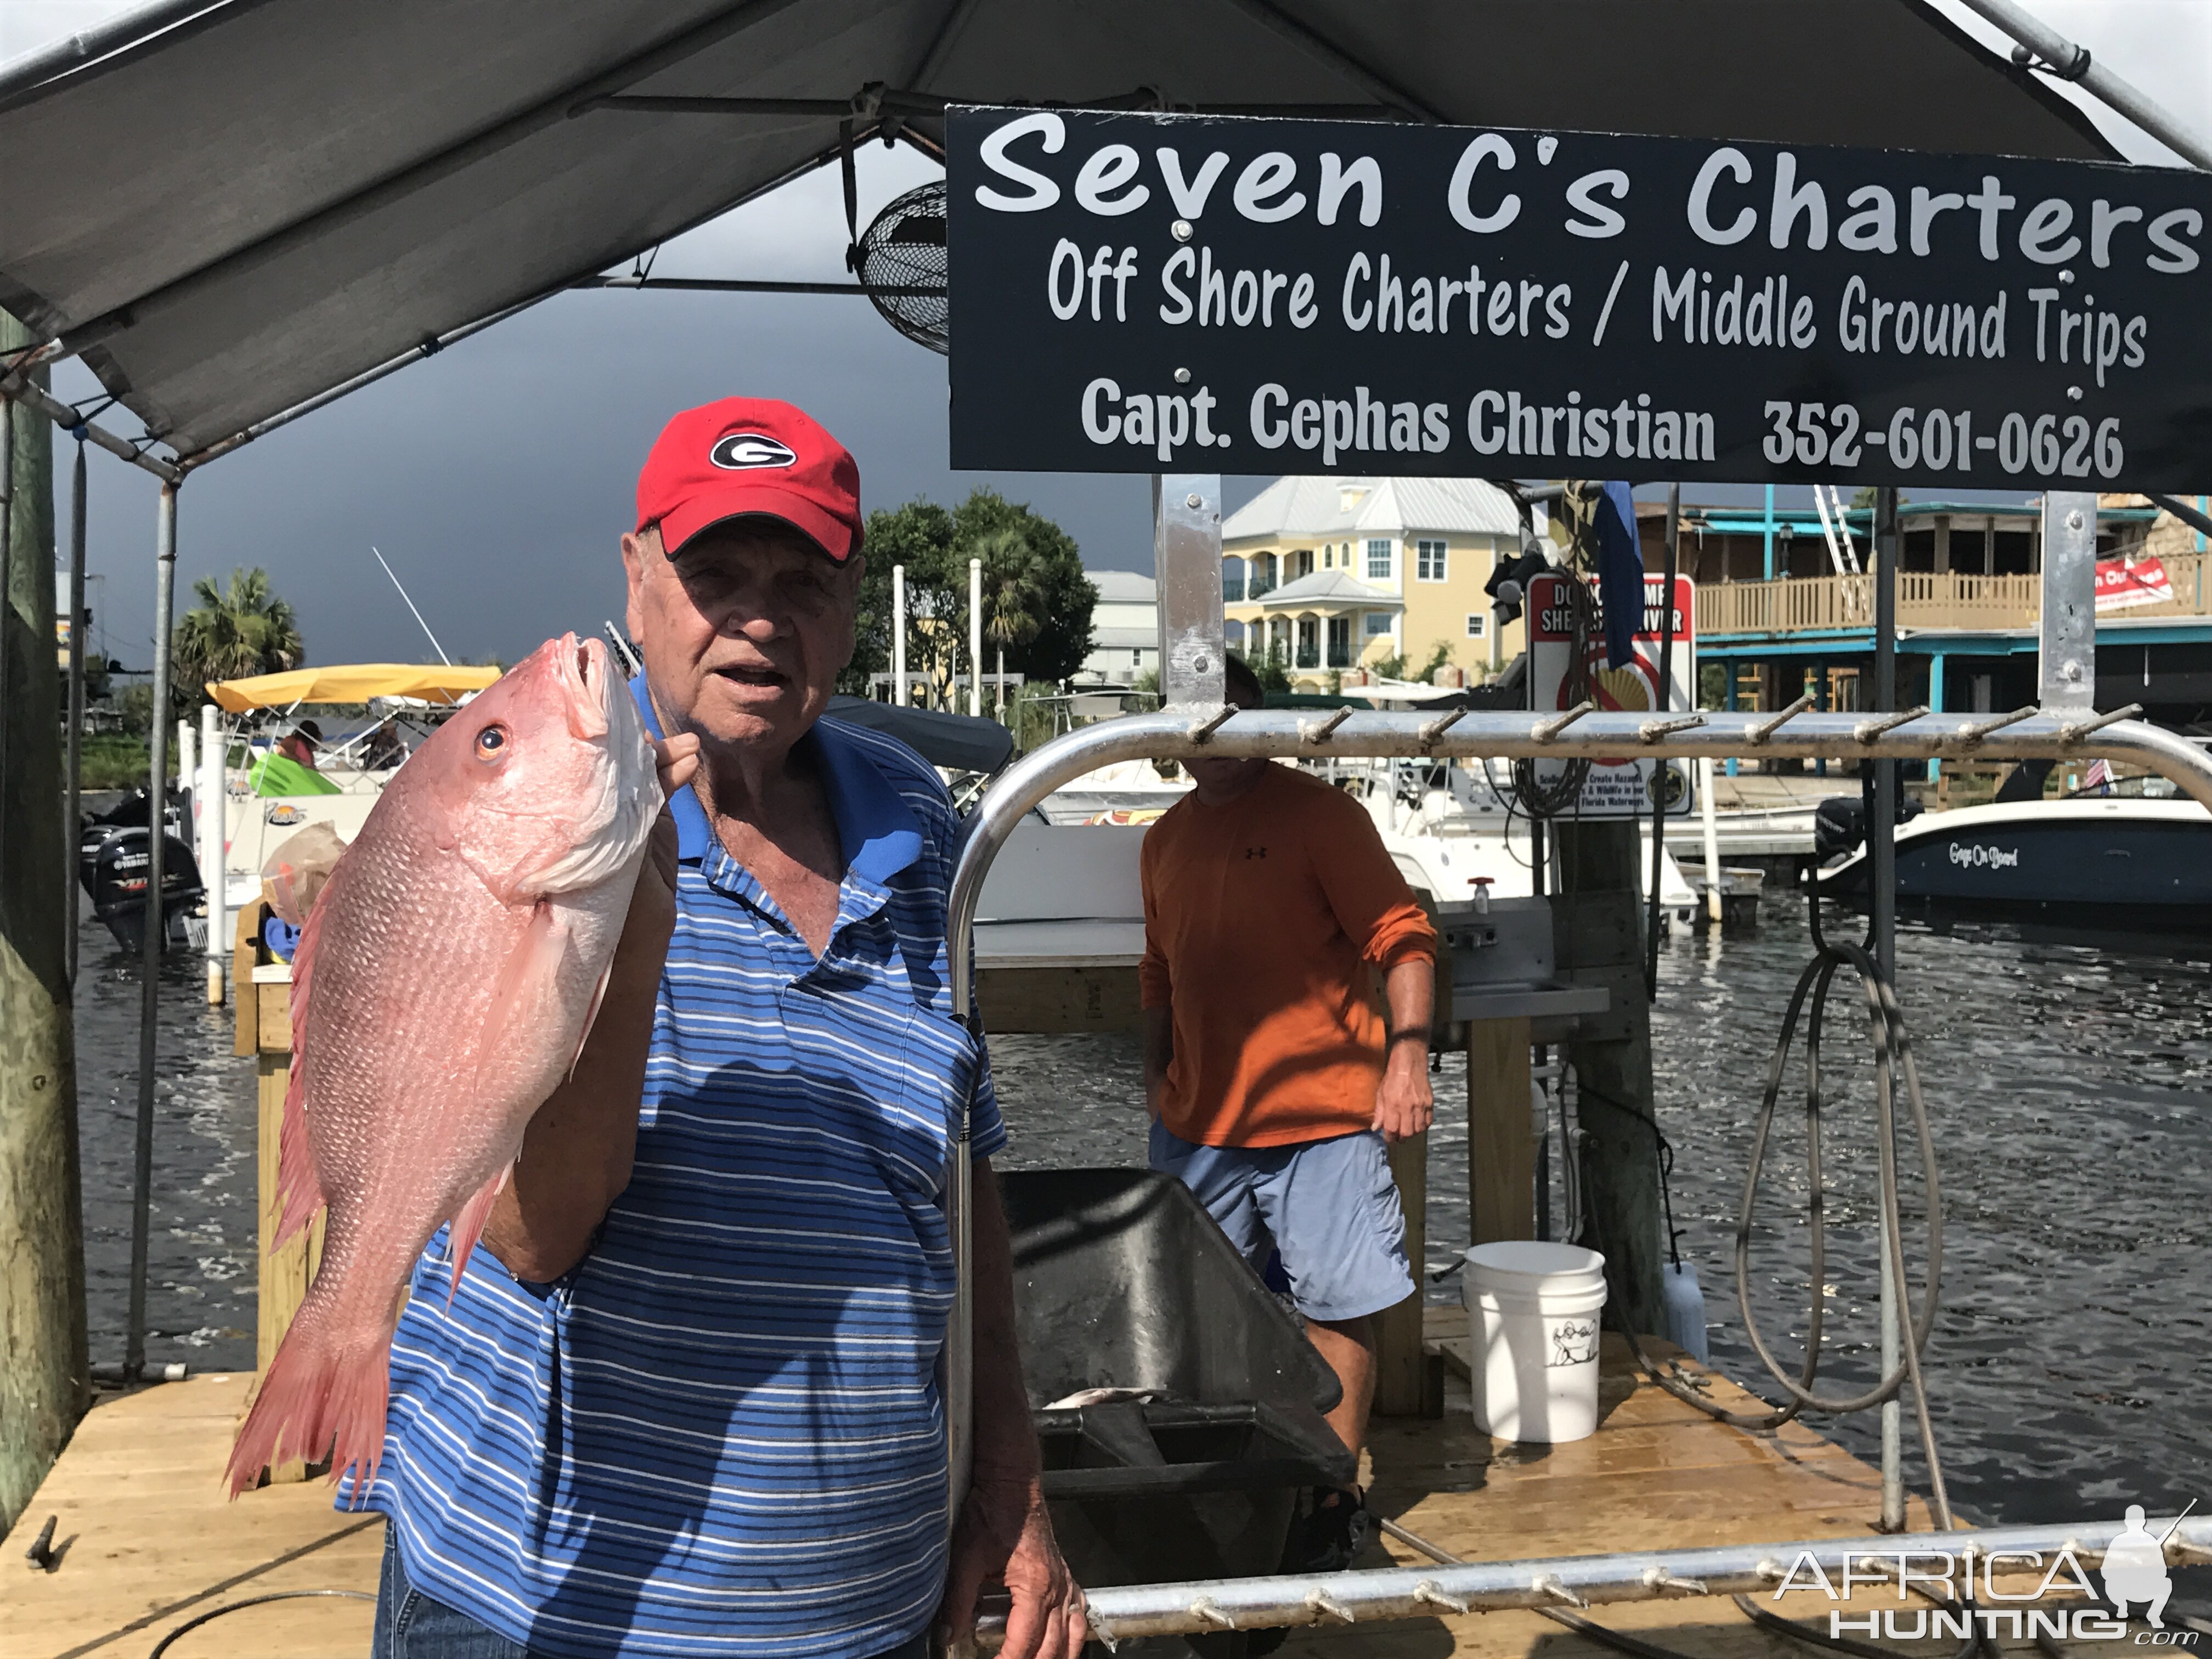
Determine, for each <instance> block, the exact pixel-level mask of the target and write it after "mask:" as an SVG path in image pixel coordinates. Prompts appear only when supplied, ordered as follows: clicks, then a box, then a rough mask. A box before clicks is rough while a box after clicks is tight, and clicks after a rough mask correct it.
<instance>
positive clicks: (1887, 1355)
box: [1867, 486, 1905, 1532]
mask: <svg viewBox="0 0 2212 1659" xmlns="http://www.w3.org/2000/svg"><path fill="white" fill-rule="evenodd" d="M1898 541H1899V538H1898V532H1897V491H1896V490H1895V489H1893V488H1889V487H1887V486H1885V487H1884V488H1882V489H1880V490H1878V491H1876V492H1875V566H1876V568H1875V578H1874V584H1875V586H1874V596H1875V597H1874V706H1875V710H1876V711H1877V712H1878V713H1883V714H1887V713H1888V712H1889V711H1891V710H1893V709H1894V708H1896V707H1897V558H1898ZM1897 781H1898V769H1897V763H1896V762H1894V761H1888V760H1878V761H1876V762H1875V763H1874V822H1873V823H1870V824H1869V825H1868V826H1867V851H1868V855H1869V860H1870V861H1871V864H1872V866H1873V868H1872V896H1871V902H1870V905H1869V908H1870V909H1871V911H1872V913H1873V916H1872V919H1873V924H1874V959H1875V965H1876V966H1877V967H1878V968H1880V969H1881V976H1882V977H1883V978H1884V979H1886V980H1887V981H1889V982H1890V983H1891V984H1892V985H1894V984H1896V983H1897V841H1896V830H1897ZM1876 1231H1878V1232H1879V1233H1880V1234H1881V1258H1880V1259H1881V1364H1882V1375H1883V1376H1889V1375H1890V1374H1891V1373H1892V1372H1893V1371H1895V1370H1896V1369H1897V1367H1898V1365H1899V1363H1901V1361H1902V1359H1903V1358H1904V1353H1905V1327H1904V1319H1905V1315H1904V1310H1902V1309H1901V1308H1899V1306H1898V1302H1897V1288H1896V1285H1897V1280H1896V1269H1895V1268H1894V1267H1893V1266H1892V1264H1891V1261H1890V1253H1889V1229H1888V1228H1887V1227H1882V1228H1879V1229H1877V1230H1876ZM1881 1529H1882V1530H1883V1531H1884V1532H1903V1531H1904V1530H1905V1417H1904V1407H1903V1405H1902V1403H1901V1402H1900V1401H1899V1398H1898V1396H1897V1395H1891V1396H1890V1397H1889V1398H1888V1399H1887V1400H1885V1401H1882V1403H1881Z"/></svg>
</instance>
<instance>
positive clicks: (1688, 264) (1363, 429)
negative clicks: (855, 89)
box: [945, 106, 2212, 490]
mask: <svg viewBox="0 0 2212 1659" xmlns="http://www.w3.org/2000/svg"><path fill="white" fill-rule="evenodd" d="M945 167H946V181H947V194H948V201H949V206H948V208H947V212H948V216H949V224H948V229H947V236H948V250H947V251H948V256H949V259H950V270H951V276H950V307H951V311H950V318H949V325H950V332H951V394H952V409H951V464H952V465H954V466H956V467H961V468H1005V469H1014V470H1024V469H1027V470H1036V471H1073V472H1161V471H1204V472H1212V471H1219V472H1237V473H1274V472H1294V473H1295V472H1305V473H1312V472H1336V471H1343V472H1360V473H1368V474H1408V473H1413V474H1419V473H1431V474H1441V475H1445V476H1459V477H1523V476H1533V477H1559V476H1574V477H1626V478H1629V479H1632V480H1640V479H1655V478H1665V479H1680V480H1697V479H1709V480H1728V481H1733V482H1774V483H1814V482H1816V481H1817V482H1820V483H1846V484H1874V483H1897V484H1911V485H1915V486H1921V487H1925V488H1929V489H2100V490H2111V489H2190V490H2194V489H2198V488H2201V487H2202V485H2203V452H2204V441H2205V436H2206V434H2207V433H2208V432H2212V376H2208V375H2206V374H2204V373H2203V365H2204V364H2205V363H2206V362H2212V274H2208V270H2207V266H2206V263H2205V254H2206V251H2207V248H2208V246H2212V244H2208V240H2207V236H2208V221H2212V177H2208V176H2207V175H2205V174H2203V173H2197V172H2194V171H2191V170H2189V169H2185V168H2163V167H2125V166H2121V165H2118V164H2113V163H2102V162H2088V161H2039V160H2033V159H2026V158H2021V157H2017V156H1974V155H1923V154H1918V153H1914V152H1906V151H1898V150H1866V149H1828V148H1822V147H1819V146H1813V145H1795V146H1784V145H1778V144H1769V143H1749V142H1720V141H1713V140H1707V139H1688V138H1653V137H1631V136H1626V135H1621V134H1609V133H1582V132H1534V131H1521V130H1517V129H1505V128H1466V127H1443V126H1433V127H1430V126H1413V125H1395V124H1389V123H1383V122H1372V121H1310V120H1293V119H1281V118H1272V117H1268V118H1248V117H1233V116H1199V115H1176V114H1169V113H1149V112H1109V111H1095V110H1072V109H1070V110H1039V109H1004V108H980V107H973V106H964V107H957V108H955V109H953V110H952V111H951V112H949V114H948V117H947V123H946V162H945Z"/></svg>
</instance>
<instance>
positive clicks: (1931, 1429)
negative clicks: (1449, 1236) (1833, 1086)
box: [1628, 887, 1955, 1532]
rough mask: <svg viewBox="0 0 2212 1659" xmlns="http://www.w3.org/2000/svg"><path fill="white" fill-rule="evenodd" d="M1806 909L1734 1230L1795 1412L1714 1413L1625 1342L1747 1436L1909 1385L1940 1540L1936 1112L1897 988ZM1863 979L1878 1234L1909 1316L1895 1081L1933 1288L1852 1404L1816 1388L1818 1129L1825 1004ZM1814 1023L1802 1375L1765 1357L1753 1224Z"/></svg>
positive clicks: (1747, 1329) (1820, 1215) (1774, 1367)
mask: <svg viewBox="0 0 2212 1659" xmlns="http://www.w3.org/2000/svg"><path fill="white" fill-rule="evenodd" d="M1807 894H1808V897H1807V906H1808V913H1809V915H1810V917H1811V921H1812V929H1813V943H1814V956H1813V959H1812V960H1811V961H1810V962H1808V963H1806V965H1805V970H1804V972H1802V974H1800V975H1798V976H1797V985H1796V989H1795V990H1794V991H1793V992H1792V993H1791V994H1790V1007H1789V1011H1788V1012H1786V1013H1785V1014H1784V1016H1783V1019H1782V1033H1781V1036H1780V1037H1779V1038H1778V1040H1777V1042H1776V1043H1775V1045H1774V1056H1773V1058H1772V1059H1771V1060H1770V1061H1769V1062H1768V1063H1767V1068H1766V1089H1765V1093H1764V1095H1763V1096H1762V1097H1760V1100H1759V1117H1758V1120H1757V1123H1756V1126H1755V1127H1754V1129H1753V1135H1752V1145H1751V1165H1750V1168H1749V1169H1748V1170H1747V1171H1746V1173H1745V1176H1744V1188H1743V1202H1742V1204H1741V1206H1740V1207H1739V1209H1738V1210H1737V1212H1736V1228H1735V1287H1736V1299H1737V1302H1738V1304H1740V1305H1741V1309H1742V1310H1743V1328H1744V1334H1745V1335H1746V1336H1747V1337H1748V1338H1749V1339H1750V1340H1751V1346H1752V1349H1753V1352H1756V1353H1757V1354H1758V1355H1759V1359H1760V1361H1761V1362H1762V1363H1763V1364H1765V1367H1766V1369H1767V1370H1768V1372H1769V1373H1770V1374H1771V1376H1773V1378H1774V1380H1775V1381H1776V1382H1777V1383H1779V1384H1780V1385H1781V1386H1782V1388H1783V1389H1784V1390H1785V1391H1786V1392H1787V1393H1788V1395H1789V1396H1790V1399H1789V1401H1788V1403H1787V1404H1785V1405H1782V1406H1778V1407H1775V1408H1774V1409H1773V1410H1772V1411H1771V1412H1767V1413H1761V1414H1753V1413H1743V1412H1733V1411H1729V1409H1727V1408H1726V1407H1722V1406H1717V1405H1715V1404H1714V1403H1713V1402H1712V1401H1709V1400H1706V1399H1705V1398H1704V1397H1703V1396H1702V1395H1699V1392H1698V1391H1697V1390H1696V1389H1693V1388H1692V1387H1691V1386H1690V1385H1689V1384H1688V1383H1686V1382H1684V1381H1683V1380H1682V1379H1681V1378H1680V1376H1677V1375H1675V1374H1674V1372H1673V1370H1671V1369H1662V1367H1661V1366H1660V1365H1659V1364H1657V1363H1656V1361H1654V1360H1653V1359H1652V1358H1651V1357H1650V1355H1649V1354H1648V1353H1647V1352H1645V1351H1644V1346H1643V1344H1642V1342H1641V1341H1639V1340H1638V1337H1637V1335H1636V1333H1635V1332H1634V1331H1633V1330H1631V1331H1630V1332H1629V1333H1628V1340H1629V1345H1630V1347H1631V1348H1632V1351H1633V1352H1634V1353H1635V1355H1636V1358H1637V1362H1638V1364H1641V1365H1642V1366H1643V1367H1644V1371H1645V1373H1646V1374H1647V1375H1648V1376H1650V1377H1651V1379H1652V1380H1653V1381H1654V1382H1656V1383H1658V1384H1659V1386H1660V1387H1661V1388H1662V1389H1666V1390H1667V1392H1668V1393H1669V1394H1671V1395H1674V1396H1675V1398H1677V1399H1679V1400H1682V1401H1687V1402H1688V1403H1689V1404H1690V1405H1692V1406H1694V1407H1697V1408H1698V1409H1699V1411H1701V1412H1703V1413H1705V1414H1706V1415H1707V1416H1708V1417H1712V1418H1716V1419H1719V1420H1720V1421H1721V1422H1723V1423H1727V1424H1729V1425H1733V1426H1735V1427H1736V1428H1740V1429H1772V1428H1778V1427H1779V1426H1780V1425H1783V1424H1784V1423H1787V1422H1789V1421H1790V1419H1792V1418H1794V1417H1796V1415H1797V1414H1798V1413H1800V1412H1802V1411H1805V1410H1806V1409H1808V1407H1809V1408H1810V1409H1812V1410H1814V1411H1826V1412H1856V1411H1864V1410H1865V1409H1867V1408H1868V1407H1870V1406H1878V1405H1881V1404H1882V1403H1883V1402H1884V1401H1888V1400H1890V1399H1892V1398H1893V1397H1894V1396H1895V1395H1896V1394H1897V1392H1898V1390H1899V1389H1901V1388H1903V1387H1904V1386H1905V1384H1906V1383H1911V1386H1912V1401H1913V1410H1914V1413H1915V1416H1916V1417H1917V1422H1918V1427H1919V1431H1920V1444H1921V1449H1922V1450H1923V1453H1924V1454H1925V1455H1926V1456H1927V1459H1928V1483H1929V1508H1930V1509H1931V1510H1933V1511H1934V1513H1935V1516H1936V1525H1937V1526H1938V1527H1940V1528H1942V1529H1943V1530H1944V1531H1946V1532H1948V1531H1950V1530H1951V1529H1952V1528H1953V1527H1954V1524H1955V1522H1954V1520H1953V1518H1952V1515H1951V1501H1950V1496H1949V1493H1948V1490H1947V1489H1946V1487H1945V1486H1944V1481H1943V1465H1942V1459H1941V1458H1940V1456H1939V1455H1937V1452H1936V1431H1935V1425H1933V1424H1932V1423H1931V1422H1930V1421H1929V1415H1928V1395H1927V1390H1926V1389H1924V1388H1923V1386H1922V1383H1921V1374H1920V1351H1921V1349H1922V1348H1923V1347H1924V1346H1926V1345H1927V1341H1928V1338H1929V1333H1930V1331H1931V1330H1932V1329H1933V1328H1934V1327H1935V1322H1936V1305H1937V1303H1938V1300H1939V1298H1940V1296H1941V1292H1942V1265H1943V1220H1942V1200H1941V1195H1940V1193H1939V1190H1938V1188H1937V1185H1936V1141H1935V1135H1934V1133H1933V1132H1932V1130H1931V1129H1930V1128H1929V1122H1928V1108H1927V1104H1926V1103H1925V1102H1924V1101H1923V1098H1922V1097H1921V1092H1920V1075H1919V1073H1918V1071H1917V1069H1916V1068H1915V1067H1914V1066H1913V1063H1912V1047H1911V1042H1910V1041H1909V1040H1908V1039H1907V1037H1906V1036H1905V1016H1904V1014H1903V1013H1902V1012H1900V1011H1899V1008H1898V1006H1897V997H1896V994H1895V993H1894V992H1893V990H1892V988H1891V987H1890V984H1889V981H1887V979H1885V978H1884V977H1883V976H1882V973H1881V968H1880V967H1879V966H1878V965H1877V964H1876V963H1875V960H1874V957H1872V955H1870V954H1869V952H1868V951H1867V949H1866V947H1865V946H1864V945H1853V944H1850V943H1839V942H1837V941H1834V940H1832V939H1828V938H1827V937H1826V934H1825V933H1823V932H1822V931H1821V927H1820V890H1819V889H1818V888H1817V887H1808V889H1807ZM1846 968H1848V969H1850V970H1851V971H1852V972H1853V973H1855V974H1856V975H1857V976H1858V981H1859V986H1860V988H1861V990H1862V991H1863V993H1864V994H1865V998H1866V1009H1867V1020H1868V1024H1869V1028H1870V1030H1871V1032H1872V1036H1873V1042H1874V1069H1875V1089H1874V1097H1875V1139H1876V1144H1877V1147H1878V1151H1879V1154H1880V1167H1881V1227H1882V1231H1883V1232H1884V1234H1885V1235H1886V1237H1887V1243H1888V1248H1889V1264H1890V1273H1891V1274H1892V1276H1893V1278H1892V1285H1891V1289H1892V1291H1893V1293H1894V1295H1895V1297H1896V1298H1897V1305H1898V1306H1899V1307H1900V1308H1910V1307H1911V1306H1912V1300H1913V1299H1912V1291H1911V1282H1910V1276H1909V1275H1908V1274H1907V1273H1906V1271H1905V1241H1904V1237H1903V1234H1904V1224H1903V1218H1902V1213H1901V1209H1900V1205H1899V1193H1898V1171H1897V1144H1896V1092H1897V1085H1898V1084H1899V1080H1902V1082H1903V1084H1904V1090H1905V1105H1906V1109H1907V1111H1908V1112H1909V1113H1910V1115H1911V1119H1912V1127H1913V1133H1914V1135H1915V1138H1916V1139H1917V1140H1918V1142H1919V1147H1920V1167H1921V1171H1922V1178H1923V1180H1924V1181H1925V1182H1926V1183H1927V1190H1928V1202H1927V1210H1928V1217H1927V1221H1928V1274H1927V1283H1926V1285H1925V1288H1924V1290H1923V1294H1922V1296H1921V1298H1920V1304H1919V1307H1918V1308H1917V1310H1916V1311H1915V1312H1914V1314H1913V1316H1912V1318H1911V1323H1910V1328H1909V1332H1908V1335H1909V1340H1907V1341H1906V1342H1905V1354H1904V1358H1903V1359H1902V1361H1901V1362H1900V1363H1899V1364H1898V1366H1897V1367H1896V1368H1895V1369H1894V1370H1892V1371H1890V1372H1889V1373H1888V1374H1887V1376H1884V1377H1882V1379H1881V1381H1880V1382H1879V1383H1875V1386H1874V1387H1872V1388H1871V1389H1866V1390H1864V1391H1863V1392H1862V1393H1859V1394H1855V1395H1823V1394H1820V1393H1816V1392H1815V1391H1814V1387H1813V1383H1814V1379H1815V1378H1816V1377H1817V1376H1818V1375H1819V1373H1820V1340H1821V1327H1822V1321H1823V1315H1824V1311H1825V1310H1824V1308H1823V1302H1824V1300H1825V1298H1824V1297H1822V1295H1821V1291H1820V1287H1821V1285H1822V1284H1823V1283H1824V1282H1825V1279H1824V1269H1825V1267H1826V1203H1825V1200H1824V1195H1823V1193H1822V1190H1821V1170H1820V1120H1821V1114H1822V1111H1823V1109H1825V1107H1826V1095H1825V1094H1824V1092H1823V1090H1822V1086H1821V1077H1820V1039H1821V1034H1822V1030H1823V1028H1824V1026H1825V1024H1826V1013H1827V1006H1828V997H1829V994H1830V992H1831V991H1832V989H1833V987H1834V985H1835V981H1836V977H1837V975H1838V973H1839V972H1840V971H1841V970H1843V969H1846ZM1808 1003H1809V1004H1810V1009H1811V1012H1810V1016H1809V1018H1808V1021H1807V1024H1806V1028H1805V1159H1806V1174H1807V1181H1808V1191H1809V1197H1808V1201H1807V1222H1808V1227H1809V1230H1810V1232H1811V1235H1812V1237H1811V1270H1810V1271H1811V1285H1812V1290H1813V1293H1812V1297H1811V1298H1810V1299H1811V1303H1812V1307H1811V1309H1810V1310H1809V1312H1808V1316H1807V1321H1806V1328H1805V1358H1804V1363H1803V1364H1802V1366H1801V1367H1800V1369H1799V1370H1798V1372H1797V1374H1796V1376H1791V1375H1790V1372H1788V1371H1787V1370H1784V1368H1783V1366H1782V1364H1780V1362H1779V1361H1778V1360H1777V1359H1776V1358H1775V1357H1774V1353H1773V1351H1772V1350H1771V1348H1770V1347H1769V1346H1767V1341H1766V1338H1765V1334H1763V1333H1762V1332H1761V1331H1760V1329H1759V1320H1758V1316H1757V1315H1756V1314H1754V1313H1753V1310H1752V1303H1751V1231H1752V1219H1753V1214H1754V1212H1755V1211H1756V1208H1757V1206H1758V1200H1759V1176H1760V1174H1761V1172H1762V1170H1764V1168H1765V1161H1766V1144H1767V1139H1768V1136H1769V1135H1770V1133H1771V1132H1772V1129H1773V1125H1774V1114H1775V1105H1776V1103H1777V1101H1778V1100H1779V1099H1780V1097H1781V1094H1782V1079H1783V1076H1784V1073H1785V1071H1786V1070H1787V1068H1788V1066H1789V1063H1790V1049H1791V1048H1792V1047H1793V1046H1794V1045H1795V1044H1796V1037H1797V1024H1798V1021H1799V1019H1800V1018H1805V1017H1806V1010H1807V1006H1808Z"/></svg>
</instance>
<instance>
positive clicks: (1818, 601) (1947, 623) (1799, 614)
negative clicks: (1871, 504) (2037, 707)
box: [1698, 553, 2212, 635]
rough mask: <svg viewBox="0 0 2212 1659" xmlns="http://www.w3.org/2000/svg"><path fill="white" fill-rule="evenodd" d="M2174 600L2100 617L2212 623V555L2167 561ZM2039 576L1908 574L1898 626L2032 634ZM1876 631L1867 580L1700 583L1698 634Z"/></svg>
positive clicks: (1900, 587) (1900, 582) (1903, 577)
mask: <svg viewBox="0 0 2212 1659" xmlns="http://www.w3.org/2000/svg"><path fill="white" fill-rule="evenodd" d="M2164 563H2165V565H2166V579H2167V580H2169V581H2170V582H2172V585H2173V597H2172V599H2167V600H2161V601H2160V603H2158V604H2156V605H2134V606H2130V607H2129V608H2127V609H2125V610H2123V611H2104V612H2101V613H2100V614H2101V615H2102V616H2103V617H2105V618H2106V619H2107V620H2109V619H2112V618H2113V617H2203V616H2212V554H2204V553H2185V554H2175V555H2172V556H2168V557H2167V558H2166V560H2165V561H2164ZM2042 591H2043V579H2042V578H2041V577H2039V576H1972V575H1966V574H1962V573H1960V572H1958V571H1950V572H1947V573H1944V574H1933V573H1930V572H1928V571H1918V570H1908V571H1905V572H1904V573H1902V574H1899V577H1898V579H1897V625H1898V626H1899V628H1945V629H1961V630H1964V631H1968V632H1972V631H1978V630H1989V629H2021V628H2033V627H2035V626H2036V625H2037V623H2038V621H2039V618H2040V616H2041V610H2042ZM1873 625H1874V581H1873V578H1871V577H1869V576H1804V577H1792V578H1790V579H1787V580H1781V581H1771V582H1700V583H1699V585H1698V632H1699V634H1700V635H1712V634H1789V633H1799V632H1808V631H1812V630H1815V629H1853V628H1870V627H1872V626H1873Z"/></svg>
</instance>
